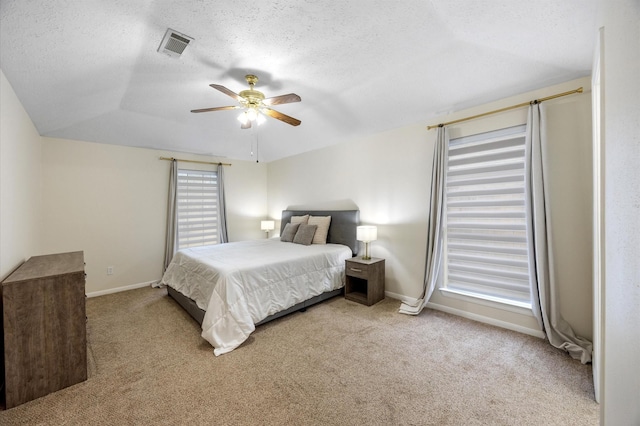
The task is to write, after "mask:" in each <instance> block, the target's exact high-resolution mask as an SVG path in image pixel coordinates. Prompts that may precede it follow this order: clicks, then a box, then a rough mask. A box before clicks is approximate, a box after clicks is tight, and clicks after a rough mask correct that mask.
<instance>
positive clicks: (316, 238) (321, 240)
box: [308, 216, 331, 244]
mask: <svg viewBox="0 0 640 426" xmlns="http://www.w3.org/2000/svg"><path fill="white" fill-rule="evenodd" d="M308 224H309V225H316V226H317V227H318V228H317V229H316V233H315V234H314V235H313V241H312V242H311V244H327V234H329V225H331V216H309V221H308Z"/></svg>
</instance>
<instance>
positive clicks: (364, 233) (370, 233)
mask: <svg viewBox="0 0 640 426" xmlns="http://www.w3.org/2000/svg"><path fill="white" fill-rule="evenodd" d="M356 239H357V240H358V241H362V242H363V243H364V255H363V256H362V258H363V259H364V260H369V259H371V255H370V254H369V243H370V242H371V241H375V240H377V239H378V227H376V226H358V227H357V228H356Z"/></svg>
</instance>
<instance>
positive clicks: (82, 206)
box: [40, 138, 266, 294]
mask: <svg viewBox="0 0 640 426" xmlns="http://www.w3.org/2000/svg"><path fill="white" fill-rule="evenodd" d="M42 152H43V155H42V157H43V173H42V177H43V225H44V226H43V232H42V245H41V250H40V251H41V252H43V253H54V252H64V251H71V250H84V252H85V261H86V263H87V266H86V272H87V285H86V288H87V293H89V294H91V293H93V294H102V293H104V292H109V291H112V290H113V289H119V288H122V287H127V286H136V285H140V284H143V283H148V282H151V281H156V280H158V279H160V277H161V273H162V262H163V256H164V234H165V225H166V206H167V190H168V179H169V163H168V162H167V161H162V160H159V157H160V156H168V157H170V156H175V157H177V158H184V159H196V160H200V161H218V160H217V159H214V158H210V157H202V156H194V155H187V154H178V153H171V152H166V151H156V150H150V149H143V148H129V147H123V146H116V145H105V144H96V143H89V142H81V141H71V140H63V139H52V138H43V148H42ZM225 162H228V161H225ZM231 163H232V166H229V167H225V182H226V185H225V188H226V191H227V195H226V201H227V216H228V218H227V220H228V233H229V239H230V240H232V241H237V240H243V239H252V238H260V237H262V236H263V233H262V232H261V231H260V222H259V221H260V219H262V218H264V216H265V215H266V166H265V165H263V164H256V163H254V162H243V161H232V162H231ZM183 165H184V166H185V168H193V167H194V166H195V167H196V168H203V167H205V168H206V167H210V168H212V169H213V166H199V165H193V164H192V163H182V164H181V167H182V166H183ZM108 266H112V267H113V271H114V273H113V275H107V267H108Z"/></svg>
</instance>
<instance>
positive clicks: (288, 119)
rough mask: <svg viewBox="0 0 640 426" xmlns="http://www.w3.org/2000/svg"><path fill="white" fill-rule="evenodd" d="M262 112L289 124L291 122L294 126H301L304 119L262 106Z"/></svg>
mask: <svg viewBox="0 0 640 426" xmlns="http://www.w3.org/2000/svg"><path fill="white" fill-rule="evenodd" d="M262 112H263V113H265V114H267V115H268V116H269V117H273V118H275V119H276V120H280V121H284V122H285V123H287V124H291V125H292V126H299V125H300V123H302V121H300V120H298V119H297V118H293V117H289V116H288V115H286V114H283V113H281V112H278V111H276V110H274V109H271V108H262Z"/></svg>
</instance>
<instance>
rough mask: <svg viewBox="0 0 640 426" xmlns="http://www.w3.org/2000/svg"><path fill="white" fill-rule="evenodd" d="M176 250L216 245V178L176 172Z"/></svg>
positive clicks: (211, 174) (209, 173) (203, 173)
mask: <svg viewBox="0 0 640 426" xmlns="http://www.w3.org/2000/svg"><path fill="white" fill-rule="evenodd" d="M177 195H178V197H177V198H178V236H177V238H178V249H183V248H187V247H195V246H203V245H209V244H218V208H217V199H218V174H217V173H216V172H212V171H201V170H185V169H180V170H178V194H177Z"/></svg>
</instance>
